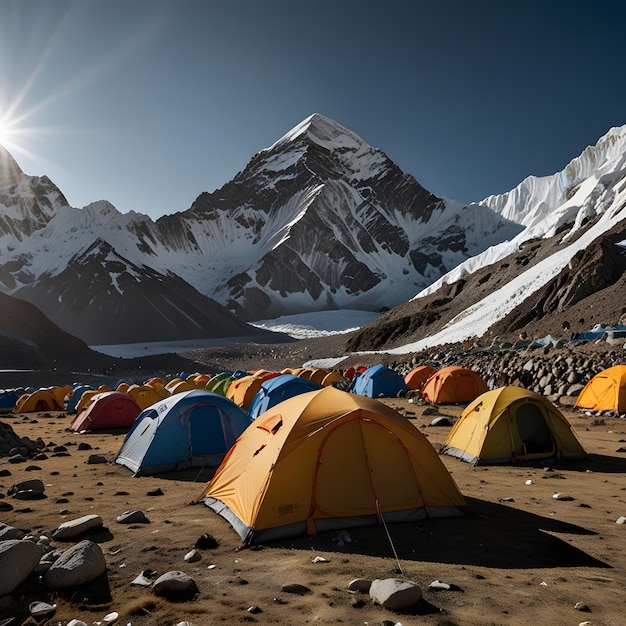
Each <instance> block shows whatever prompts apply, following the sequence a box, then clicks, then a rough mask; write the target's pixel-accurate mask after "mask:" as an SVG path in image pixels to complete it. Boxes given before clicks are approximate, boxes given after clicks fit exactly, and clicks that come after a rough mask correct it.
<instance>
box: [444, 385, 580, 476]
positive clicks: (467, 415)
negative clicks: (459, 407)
mask: <svg viewBox="0 0 626 626" xmlns="http://www.w3.org/2000/svg"><path fill="white" fill-rule="evenodd" d="M441 453H442V454H449V455H452V456H456V457H459V458H460V459H463V460H464V461H467V462H469V463H471V464H473V465H493V464H499V463H515V462H523V461H533V460H538V459H549V458H557V459H563V460H576V459H584V458H585V457H586V454H585V451H584V450H583V448H582V446H581V445H580V443H579V441H578V439H577V438H576V435H575V434H574V432H573V430H572V427H571V426H570V424H569V422H568V421H567V419H566V418H565V417H564V416H563V414H562V413H561V412H560V411H559V410H558V409H557V408H556V407H555V406H554V405H553V404H552V403H551V402H550V401H549V400H548V399H547V398H544V397H543V396H541V395H539V394H537V393H534V392H533V391H529V390H528V389H524V388H523V387H513V386H508V387H501V388H499V389H494V390H493V391H487V392H486V393H483V394H482V395H480V396H479V397H478V398H476V399H475V400H474V401H473V402H471V403H470V404H469V405H468V406H467V407H466V408H465V410H464V411H463V412H462V413H461V417H460V418H459V420H458V421H457V422H456V424H455V425H454V426H453V427H452V429H451V430H450V433H449V435H448V438H447V439H446V442H445V444H444V445H443V446H442V448H441Z"/></svg>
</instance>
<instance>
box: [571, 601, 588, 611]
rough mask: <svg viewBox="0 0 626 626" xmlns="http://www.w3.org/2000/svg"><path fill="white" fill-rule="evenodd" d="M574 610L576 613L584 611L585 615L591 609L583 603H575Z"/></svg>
mask: <svg viewBox="0 0 626 626" xmlns="http://www.w3.org/2000/svg"><path fill="white" fill-rule="evenodd" d="M574 608H575V609H576V610H577V611H584V612H586V613H588V612H590V611H591V609H590V608H589V606H588V605H587V604H585V603H584V602H576V604H575V605H574Z"/></svg>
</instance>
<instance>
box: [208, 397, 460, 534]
mask: <svg viewBox="0 0 626 626" xmlns="http://www.w3.org/2000/svg"><path fill="white" fill-rule="evenodd" d="M199 500H200V501H203V502H204V503H205V504H206V505H207V506H208V507H209V508H211V509H212V510H213V511H215V512H216V513H218V514H219V515H221V516H222V517H224V519H226V520H227V521H228V522H229V523H230V524H231V525H232V526H233V528H234V529H235V531H236V532H237V533H238V534H239V536H240V537H241V538H242V540H243V541H244V545H250V544H254V543H258V542H260V541H265V540H271V539H279V538H284V537H290V536H296V535H302V534H305V533H306V534H309V535H315V534H317V533H318V532H321V531H329V530H334V529H338V528H347V527H355V526H364V525H372V524H380V523H381V522H383V521H384V522H385V523H386V522H403V521H417V520H423V519H426V518H437V517H446V516H456V515H463V514H465V513H467V511H468V509H467V506H466V503H465V500H464V499H463V496H462V495H461V493H460V492H459V490H458V488H457V486H456V484H455V483H454V481H453V479H452V477H451V476H450V474H449V472H448V470H447V469H446V467H445V466H444V464H443V462H442V461H441V459H440V458H439V456H438V454H437V452H436V450H435V449H434V447H433V446H432V444H431V443H430V442H429V441H428V439H427V438H426V437H425V436H424V435H423V434H422V433H421V432H420V431H419V430H418V429H417V428H416V427H415V426H414V425H413V424H411V423H410V422H409V421H408V420H406V419H405V418H404V417H403V416H402V415H400V414H399V413H398V412H397V411H395V410H394V409H392V408H391V407H388V406H386V405H385V404H383V403H382V402H379V401H378V400H375V399H371V398H367V397H365V396H360V395H357V394H352V393H349V392H346V391H341V390H339V389H336V388H334V387H324V388H322V389H321V390H317V391H311V392H307V393H303V394H299V395H297V396H294V397H292V398H290V399H288V400H285V401H284V402H281V403H279V404H277V405H275V406H274V407H272V409H271V410H269V411H266V412H265V413H263V414H262V415H260V416H259V417H258V418H257V419H256V420H255V421H254V422H252V423H251V424H250V426H248V428H247V429H246V430H245V432H244V433H243V434H242V435H241V436H240V437H239V439H238V440H237V442H236V443H235V445H234V446H233V447H232V448H231V449H230V451H229V452H228V454H227V455H226V457H225V458H224V461H223V462H222V464H221V465H220V466H219V468H218V469H217V470H216V473H215V476H214V477H213V479H212V480H211V481H210V482H209V483H208V485H207V486H206V489H205V490H204V492H203V494H202V495H201V497H200V498H199Z"/></svg>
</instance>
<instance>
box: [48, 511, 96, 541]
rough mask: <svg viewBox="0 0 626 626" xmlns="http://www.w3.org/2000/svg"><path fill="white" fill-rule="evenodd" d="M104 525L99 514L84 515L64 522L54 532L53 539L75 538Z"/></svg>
mask: <svg viewBox="0 0 626 626" xmlns="http://www.w3.org/2000/svg"><path fill="white" fill-rule="evenodd" d="M100 527H102V518H101V517H100V516H99V515H84V516H83V517H79V518H77V519H74V520H70V521H69V522H64V523H63V524H61V525H60V526H59V527H58V528H57V529H56V530H55V531H53V533H52V537H53V539H57V540H60V541H63V540H65V539H73V538H75V537H79V536H80V535H82V534H84V533H86V532H87V531H89V530H91V529H93V528H100Z"/></svg>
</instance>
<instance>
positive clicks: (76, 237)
mask: <svg viewBox="0 0 626 626" xmlns="http://www.w3.org/2000/svg"><path fill="white" fill-rule="evenodd" d="M22 178H23V180H22V182H21V183H20V185H25V184H26V183H28V184H29V185H30V186H29V190H30V191H29V193H30V196H29V197H30V198H32V202H34V203H35V204H33V205H32V206H31V207H30V209H28V210H26V208H24V207H25V205H24V203H23V202H22V204H20V202H21V201H20V202H18V199H17V198H16V194H17V188H16V187H15V186H9V187H5V188H3V189H0V191H2V192H3V193H5V197H3V198H0V203H1V204H3V205H4V206H5V207H7V211H6V219H7V222H6V226H5V228H4V232H5V234H6V236H5V237H4V238H3V237H2V233H1V232H0V244H2V243H4V248H2V247H0V250H1V251H5V250H6V253H7V254H6V255H5V256H3V258H2V263H1V264H0V289H3V290H4V291H5V292H8V293H11V294H16V295H19V297H21V298H23V299H26V300H29V301H31V302H33V303H35V304H36V305H37V306H39V307H40V308H41V309H42V311H43V312H44V313H45V314H47V315H48V316H50V318H51V319H52V320H53V321H55V322H56V323H57V324H58V325H59V326H61V327H62V328H63V329H64V330H71V331H72V332H74V333H75V334H76V335H77V336H79V337H81V338H82V339H84V340H85V341H88V342H89V343H92V344H98V343H103V344H104V343H119V342H124V341H128V339H126V337H125V336H121V337H120V334H123V332H124V329H127V333H128V334H130V335H133V340H134V341H147V340H155V341H156V340H163V339H170V338H174V339H185V338H190V337H191V338H200V337H214V336H222V337H225V336H249V335H250V334H251V333H253V332H254V331H251V330H250V328H249V327H245V326H243V327H241V326H240V327H235V328H233V321H232V320H230V322H229V323H228V324H226V322H225V321H224V327H223V328H220V326H219V325H218V324H217V323H214V324H213V325H210V324H207V323H206V316H204V317H203V316H202V315H201V314H200V311H201V310H203V309H207V306H208V302H209V301H208V300H207V299H213V300H215V302H214V303H212V304H211V305H210V306H209V308H210V311H211V316H212V317H213V318H215V317H216V315H217V311H218V309H217V306H218V305H217V303H219V305H221V306H226V307H227V308H228V309H229V310H230V311H232V312H235V313H236V314H237V315H238V316H239V317H240V318H241V319H245V320H257V319H267V318H271V317H276V316H279V315H282V314H288V313H301V312H308V311H316V310H328V309H335V308H360V309H367V310H383V309H386V308H389V307H392V306H395V305H397V304H400V303H401V302H404V301H406V300H407V299H408V298H410V297H412V296H413V295H414V294H415V293H416V292H417V291H419V290H420V289H422V288H423V287H425V286H427V285H428V284H430V283H431V282H432V281H433V280H434V279H436V278H438V277H439V276H441V274H442V273H444V272H446V271H448V270H450V269H452V268H453V267H454V266H456V265H457V264H458V263H459V262H461V261H463V260H465V259H467V258H469V257H471V256H472V255H474V254H476V253H478V252H481V251H482V250H484V249H485V248H486V247H488V246H489V245H491V244H495V243H497V242H499V241H501V240H502V239H503V238H510V237H511V236H513V235H514V234H515V233H517V232H519V230H520V228H521V227H520V226H519V225H517V224H515V223H513V222H511V221H510V220H508V219H507V218H504V217H501V216H500V215H498V214H497V213H496V212H494V211H493V210H492V209H490V208H488V207H485V206H478V205H476V206H473V207H471V208H469V207H464V206H463V205H461V204H460V203H456V202H454V201H447V200H442V199H440V198H437V197H436V196H434V195H433V194H431V193H429V192H428V191H426V190H425V189H424V188H423V187H422V186H421V185H419V184H418V183H417V181H416V180H415V179H414V178H413V177H412V176H409V175H406V174H404V173H403V172H402V171H401V170H400V169H399V168H398V167H397V166H396V165H395V164H393V163H392V162H391V161H390V160H389V159H388V158H387V157H386V156H385V154H384V153H383V152H382V151H380V150H378V149H375V148H372V147H371V146H369V145H368V144H367V143H365V142H364V141H363V140H362V139H361V138H359V137H358V136H357V135H356V134H354V133H353V132H351V131H349V130H348V129H346V128H344V127H342V126H340V125H339V124H337V123H336V122H333V121H332V120H329V119H328V118H325V117H323V116H321V115H317V114H315V115H313V116H311V117H310V118H308V119H306V120H304V121H303V122H302V123H301V124H299V125H298V126H296V127H295V128H294V129H293V130H291V131H290V132H289V133H287V134H286V135H285V136H284V137H282V138H281V139H279V140H278V141H277V142H276V143H275V144H274V145H273V146H271V147H269V148H268V149H266V150H262V151H261V152H259V153H258V154H257V155H255V156H254V157H253V158H252V160H251V161H250V163H249V164H248V166H247V167H246V168H245V169H244V170H243V171H242V172H240V173H239V174H237V176H235V178H234V179H233V180H232V181H230V182H228V183H226V184H225V185H224V186H223V187H222V188H221V189H218V190H217V191H214V192H212V193H203V194H201V195H200V196H198V198H197V199H196V200H195V202H194V203H193V204H192V206H191V207H190V208H189V209H188V210H186V211H183V212H181V213H174V214H172V215H167V216H163V217H162V218H160V219H158V220H157V221H156V222H153V221H152V220H151V219H150V218H148V217H147V216H145V215H139V214H136V213H133V212H131V213H129V214H126V215H122V214H120V213H119V212H118V211H117V210H116V209H115V208H114V207H113V206H112V205H111V204H109V203H108V202H105V201H99V202H95V203H93V204H91V205H89V206H87V207H84V208H83V209H74V208H72V207H69V206H68V205H67V202H66V201H65V199H64V198H63V197H62V195H61V194H60V192H58V190H56V192H53V191H54V190H52V189H48V188H47V187H46V185H45V184H44V182H45V181H43V180H42V181H35V179H34V178H33V177H27V176H24V175H22ZM8 180H9V178H7V181H8ZM11 180H13V179H12V178H11ZM35 183H37V184H35ZM47 184H48V185H51V183H49V181H48V183H47ZM31 204H32V203H31ZM9 207H11V208H10V210H9ZM17 207H21V208H19V210H18V208H17ZM24 216H27V217H28V219H30V220H31V222H28V223H26V222H25V221H24ZM0 229H1V226H0ZM190 285H191V286H193V288H194V289H192V288H191V287H190ZM164 294H165V295H164ZM166 300H169V301H168V302H166ZM87 303H88V305H89V310H90V315H85V307H86V304H87ZM155 309H156V310H157V311H158V312H159V314H157V315H155ZM102 311H106V313H102ZM92 313H93V314H92ZM107 313H108V317H107ZM219 317H220V319H223V318H224V317H225V312H221V313H220V314H219ZM138 319H141V320H142V321H143V322H144V324H143V325H142V326H141V327H140V326H139V325H138V324H137V323H136V320H138ZM182 321H185V323H181V322H182ZM166 322H167V323H166ZM187 322H188V323H187ZM133 323H135V325H134V327H133ZM215 329H218V330H215ZM139 331H143V337H144V338H138V337H137V336H136V333H138V332H139Z"/></svg>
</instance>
